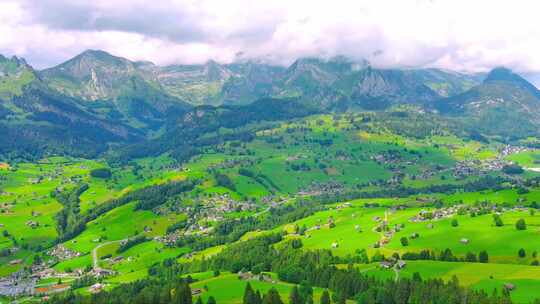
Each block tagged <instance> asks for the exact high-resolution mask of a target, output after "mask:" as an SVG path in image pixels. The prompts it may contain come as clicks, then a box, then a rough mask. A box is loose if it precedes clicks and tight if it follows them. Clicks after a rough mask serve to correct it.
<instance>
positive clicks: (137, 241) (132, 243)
mask: <svg viewBox="0 0 540 304" xmlns="http://www.w3.org/2000/svg"><path fill="white" fill-rule="evenodd" d="M149 240H150V239H149V238H147V237H146V236H144V235H139V236H136V237H134V238H130V239H128V240H127V241H125V242H124V243H121V244H120V247H118V249H117V250H116V253H122V252H124V251H127V250H128V249H129V248H131V247H133V246H136V245H138V244H141V243H144V242H147V241H149Z"/></svg>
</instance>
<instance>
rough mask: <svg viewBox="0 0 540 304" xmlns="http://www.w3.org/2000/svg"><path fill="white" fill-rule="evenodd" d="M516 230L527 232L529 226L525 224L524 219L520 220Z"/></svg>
mask: <svg viewBox="0 0 540 304" xmlns="http://www.w3.org/2000/svg"><path fill="white" fill-rule="evenodd" d="M516 229H517V230H525V229H527V224H526V223H525V220H524V219H519V220H518V221H517V222H516Z"/></svg>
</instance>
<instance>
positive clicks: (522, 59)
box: [0, 0, 540, 74]
mask: <svg viewBox="0 0 540 304" xmlns="http://www.w3.org/2000/svg"><path fill="white" fill-rule="evenodd" d="M539 9H540V3H538V2H537V1H527V0H523V1H517V2H516V1H498V0H491V1H487V0H476V1H465V0H447V1H436V0H433V1H428V0H399V1H390V0H378V1H377V0H369V1H368V0H355V1H340V0H334V1H315V0H296V1H290V0H287V1H285V0H274V1H250V0H228V1H222V0H215V1H211V0H202V1H201V0H199V1H196V0H167V1H143V0H131V1H127V0H120V1H105V0H98V1H95V0H94V1H91V0H56V1H54V0H40V1H30V0H19V1H16V0H4V1H1V2H0V53H4V54H6V53H7V54H9V55H13V54H17V55H20V56H23V57H27V59H28V61H29V62H30V63H32V64H34V65H36V66H38V67H45V66H50V65H52V64H56V63H59V62H61V61H64V60H66V59H68V58H69V57H71V56H73V55H76V54H77V53H79V52H81V51H83V50H84V49H87V48H93V49H103V50H106V51H109V52H111V53H113V54H116V55H120V56H124V57H127V58H130V59H134V60H151V61H154V62H156V63H158V64H168V63H200V62H204V61H206V60H208V59H214V60H217V61H221V62H230V61H233V60H234V59H235V54H237V53H239V52H242V53H243V56H244V57H248V58H263V59H266V60H269V61H272V62H274V63H279V64H289V63H290V62H291V61H293V60H294V59H296V58H298V57H302V56H334V55H339V54H341V55H346V56H349V57H352V58H356V59H361V58H366V59H368V60H370V61H372V62H374V63H375V64H376V65H379V66H385V67H396V66H399V67H404V66H406V67H425V66H435V67H442V68H448V69H456V70H464V71H485V70H487V69H490V68H492V67H494V66H499V65H506V66H509V67H511V68H514V69H516V70H517V71H518V72H523V73H528V74H530V73H536V72H540V56H537V54H540V22H539V21H537V20H538V18H537V16H536V15H537V13H538V11H539Z"/></svg>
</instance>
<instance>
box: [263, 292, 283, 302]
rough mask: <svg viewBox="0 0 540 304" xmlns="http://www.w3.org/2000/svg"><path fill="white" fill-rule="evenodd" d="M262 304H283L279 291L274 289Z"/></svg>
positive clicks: (268, 293)
mask: <svg viewBox="0 0 540 304" xmlns="http://www.w3.org/2000/svg"><path fill="white" fill-rule="evenodd" d="M262 304H283V301H282V300H281V296H280V295H279V292H278V291H277V289H275V288H272V289H270V290H269V291H268V292H267V293H266V295H265V296H264V298H263V300H262Z"/></svg>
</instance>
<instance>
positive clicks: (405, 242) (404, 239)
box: [400, 236, 409, 246]
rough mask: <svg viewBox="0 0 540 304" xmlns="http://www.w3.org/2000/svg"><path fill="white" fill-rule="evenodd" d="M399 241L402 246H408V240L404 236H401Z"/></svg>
mask: <svg viewBox="0 0 540 304" xmlns="http://www.w3.org/2000/svg"><path fill="white" fill-rule="evenodd" d="M400 242H401V245H402V246H409V240H408V239H407V238H406V237H404V236H403V237H401V239H400Z"/></svg>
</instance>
